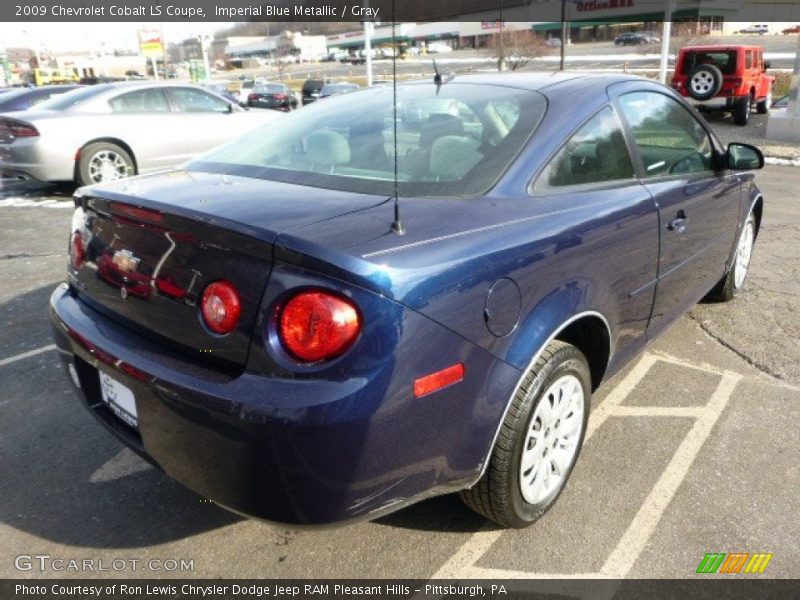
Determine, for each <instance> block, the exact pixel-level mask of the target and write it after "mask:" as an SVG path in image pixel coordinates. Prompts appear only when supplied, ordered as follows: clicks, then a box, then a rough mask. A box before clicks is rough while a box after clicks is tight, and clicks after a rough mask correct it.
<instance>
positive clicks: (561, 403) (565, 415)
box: [519, 375, 584, 504]
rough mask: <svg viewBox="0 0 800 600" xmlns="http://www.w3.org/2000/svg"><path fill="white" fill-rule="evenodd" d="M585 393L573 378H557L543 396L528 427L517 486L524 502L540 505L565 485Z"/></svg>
mask: <svg viewBox="0 0 800 600" xmlns="http://www.w3.org/2000/svg"><path fill="white" fill-rule="evenodd" d="M583 411H584V394H583V387H582V386H581V382H580V381H579V380H578V378H577V377H575V376H574V375H564V376H562V377H559V378H558V379H557V380H556V381H555V382H554V383H553V384H552V385H551V386H550V387H549V388H547V390H546V391H545V393H544V394H543V395H542V397H541V400H540V401H539V403H538V404H537V405H536V409H535V410H534V411H533V416H532V417H531V420H530V423H529V424H528V432H527V439H526V440H525V446H524V448H523V449H522V457H521V459H520V468H519V485H520V491H521V492H522V497H523V498H524V499H525V501H526V502H529V503H531V504H539V503H541V502H543V501H545V500H547V499H548V498H549V497H551V496H553V495H555V494H556V493H557V492H558V490H559V489H561V486H562V485H564V481H565V480H566V477H567V473H568V472H569V468H570V467H571V466H572V463H573V462H574V461H575V455H576V454H577V452H578V446H579V442H580V439H581V434H582V430H583Z"/></svg>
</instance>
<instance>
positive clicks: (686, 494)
mask: <svg viewBox="0 0 800 600" xmlns="http://www.w3.org/2000/svg"><path fill="white" fill-rule="evenodd" d="M758 182H759V185H760V186H761V188H762V191H763V192H764V195H765V198H766V211H765V219H764V223H763V227H762V230H761V234H760V237H759V240H758V243H757V246H756V251H755V255H754V258H753V263H752V267H751V273H750V278H749V281H748V284H747V289H746V291H745V293H744V295H743V296H741V297H740V298H738V299H737V300H735V301H734V302H733V303H731V304H727V305H722V304H700V305H698V306H697V307H695V308H694V309H693V310H692V312H691V314H690V315H688V316H686V317H684V318H683V319H681V320H680V322H679V323H677V324H676V326H674V327H673V328H672V329H671V330H670V331H669V332H668V333H666V334H665V335H664V336H663V337H662V338H661V339H659V340H658V341H657V342H656V343H655V344H654V345H653V346H652V347H651V348H650V349H649V350H648V351H647V352H646V353H645V354H644V355H642V356H641V357H640V358H639V359H638V360H637V361H635V362H634V363H633V364H632V365H630V366H629V367H628V368H627V369H626V370H625V371H623V372H622V373H620V374H619V375H618V376H617V377H615V378H614V379H613V380H611V381H608V382H606V383H605V384H604V385H603V386H602V388H601V389H600V390H599V392H598V393H597V394H596V396H595V398H594V401H593V402H594V404H593V412H592V415H591V417H590V425H589V430H588V433H587V442H586V446H585V448H584V451H583V454H582V456H581V459H580V462H579V464H578V466H577V467H576V470H575V473H574V475H573V478H572V480H571V481H570V483H569V485H568V486H567V489H566V491H565V493H564V494H563V495H562V497H561V499H560V500H559V502H558V504H557V505H556V506H555V507H554V508H553V509H552V510H551V511H550V512H549V513H548V514H547V515H546V516H545V517H544V518H543V519H542V520H541V521H539V522H538V523H537V524H536V525H534V526H533V527H531V528H529V529H526V530H522V531H504V530H500V529H498V528H496V527H494V526H492V525H490V524H487V523H486V522H485V521H483V520H481V519H480V518H479V517H477V516H475V515H474V514H473V513H471V512H470V511H469V510H468V509H466V508H465V507H464V506H462V504H461V503H460V501H459V500H458V499H457V498H455V497H440V498H435V499H432V500H429V501H426V502H423V503H421V504H418V505H416V506H413V507H411V508H408V509H405V510H403V511H401V512H399V513H396V514H393V515H390V516H388V517H385V518H382V519H379V520H377V521H375V522H369V523H361V524H357V525H351V526H347V527H340V528H336V529H324V530H323V529H296V528H292V527H288V526H282V525H273V524H267V523H261V522H255V521H251V520H246V519H243V518H241V517H238V516H235V515H232V514H230V513H228V512H226V511H224V510H222V509H220V508H218V507H216V506H215V505H213V504H211V503H209V502H208V501H206V500H204V499H203V498H200V497H198V496H196V495H195V494H193V493H191V492H189V491H187V490H185V489H183V488H182V487H181V486H179V485H178V484H176V483H175V482H173V481H172V480H170V479H169V478H167V477H166V476H164V475H162V474H161V473H160V472H158V471H156V470H155V469H153V468H151V467H150V466H148V465H147V464H146V463H145V462H143V461H142V460H140V459H139V458H137V457H136V456H135V455H134V454H133V453H131V452H130V451H128V450H126V449H124V448H123V447H122V446H121V444H120V443H118V442H117V441H116V440H115V439H114V438H113V437H112V436H111V435H110V434H108V433H106V431H105V430H103V429H102V428H101V427H100V426H98V425H97V423H95V421H94V419H92V417H91V416H90V415H88V414H86V413H85V412H84V411H83V410H82V409H81V408H80V406H79V405H78V403H77V401H76V400H75V399H74V398H73V397H72V395H73V391H72V389H71V386H69V384H68V382H67V380H66V377H65V375H64V373H63V371H62V369H61V367H60V366H59V365H58V364H57V357H56V353H55V351H54V349H53V348H52V346H51V345H50V344H51V340H50V332H49V323H48V320H47V300H48V297H49V294H50V292H51V290H52V289H53V288H54V287H55V286H56V285H57V284H58V283H59V282H60V281H61V280H62V279H63V270H64V266H65V263H66V260H67V256H66V246H67V239H66V235H67V227H68V223H69V219H70V215H71V211H70V205H71V203H70V201H69V191H70V190H68V189H52V188H49V187H43V186H39V187H37V186H33V187H32V186H29V185H26V186H20V185H12V186H4V187H3V188H2V189H0V265H2V273H3V283H4V285H3V286H2V287H0V320H1V321H0V322H2V330H0V389H1V390H2V391H0V490H2V501H1V502H0V576H2V577H42V576H45V577H62V576H68V577H77V576H85V575H87V573H75V572H64V571H54V570H50V569H48V570H46V571H44V572H42V571H40V569H39V568H38V565H37V564H34V565H33V567H32V568H31V570H22V571H21V570H18V569H17V568H16V567H15V557H17V556H19V555H49V556H50V557H52V558H65V559H70V558H75V559H81V560H82V559H94V560H95V561H99V560H102V561H104V562H105V564H106V565H108V564H109V563H111V561H113V560H115V559H123V560H130V559H135V560H140V561H143V560H146V559H149V558H157V559H161V560H166V559H176V560H179V561H180V560H182V559H183V560H191V561H193V570H192V571H184V572H180V571H179V572H165V571H161V572H150V571H143V570H141V567H139V568H133V567H126V568H125V569H123V570H121V571H114V570H112V571H110V572H104V573H101V575H103V576H121V577H139V576H148V577H149V576H167V575H168V576H174V577H183V576H193V577H208V578H216V577H276V578H291V577H376V578H395V577H424V578H427V577H432V576H439V577H451V576H452V577H535V578H542V577H554V576H571V577H575V576H579V577H655V578H667V577H669V578H683V577H693V576H695V570H696V569H697V566H698V564H699V562H700V561H701V559H702V558H703V556H704V555H705V553H707V552H751V553H755V552H768V553H772V554H773V558H772V560H771V562H770V563H769V565H768V568H767V569H766V570H765V572H764V573H763V574H760V575H756V576H757V577H781V578H791V577H798V575H800V547H798V539H800V521H799V520H798V519H797V507H798V505H799V504H800V462H799V461H798V442H797V440H798V435H797V432H798V430H800V347H798V345H797V340H798V338H800V319H798V316H799V315H798V310H799V309H800V302H798V298H800V257H798V254H797V249H798V248H800V203H798V197H797V190H798V189H800V169H799V168H793V167H776V166H768V167H767V168H766V169H765V170H764V171H763V172H761V173H759V175H758ZM16 562H18V561H16ZM24 564H25V563H24V562H23V566H24ZM97 564H98V563H95V565H97ZM127 564H129V565H130V563H127ZM139 565H141V563H139ZM88 575H91V573H88ZM741 576H743V575H740V577H741ZM748 577H749V575H748Z"/></svg>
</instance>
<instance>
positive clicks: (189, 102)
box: [168, 88, 230, 113]
mask: <svg viewBox="0 0 800 600" xmlns="http://www.w3.org/2000/svg"><path fill="white" fill-rule="evenodd" d="M168 93H169V95H170V98H171V99H172V101H173V102H174V103H175V105H176V106H177V107H178V110H179V111H181V112H193V113H194V112H229V111H230V104H228V102H226V101H225V100H223V99H222V98H217V97H216V96H212V95H211V94H206V93H205V92H204V91H203V90H196V89H194V88H171V89H170V90H169V91H168Z"/></svg>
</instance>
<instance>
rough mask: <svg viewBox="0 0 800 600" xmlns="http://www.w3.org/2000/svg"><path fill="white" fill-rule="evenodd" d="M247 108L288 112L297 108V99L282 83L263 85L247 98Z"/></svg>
mask: <svg viewBox="0 0 800 600" xmlns="http://www.w3.org/2000/svg"><path fill="white" fill-rule="evenodd" d="M247 106H252V107H254V108H271V109H273V110H282V111H284V112H288V111H290V110H294V109H295V108H297V97H296V96H295V95H294V92H292V90H291V89H289V86H287V85H284V84H282V83H261V84H258V85H257V86H256V87H254V88H253V91H252V92H250V95H249V96H248V97H247Z"/></svg>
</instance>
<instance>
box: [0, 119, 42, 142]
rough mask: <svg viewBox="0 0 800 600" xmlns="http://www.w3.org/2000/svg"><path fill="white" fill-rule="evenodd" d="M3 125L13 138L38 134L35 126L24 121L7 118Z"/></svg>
mask: <svg viewBox="0 0 800 600" xmlns="http://www.w3.org/2000/svg"><path fill="white" fill-rule="evenodd" d="M5 126H6V128H7V129H8V131H9V132H10V133H11V135H13V136H14V137H15V138H21V137H37V136H38V135H39V131H38V130H37V129H36V127H34V126H33V125H31V124H30V123H25V122H24V121H12V120H11V119H9V120H7V121H6V122H5Z"/></svg>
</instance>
